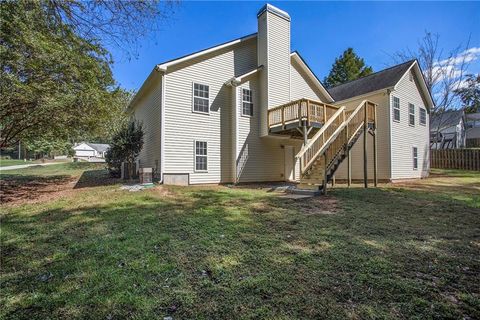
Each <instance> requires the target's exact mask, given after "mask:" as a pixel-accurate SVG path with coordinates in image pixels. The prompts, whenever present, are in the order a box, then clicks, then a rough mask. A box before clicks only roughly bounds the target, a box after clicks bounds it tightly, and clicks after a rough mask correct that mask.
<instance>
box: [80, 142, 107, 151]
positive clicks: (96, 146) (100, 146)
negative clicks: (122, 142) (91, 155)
mask: <svg viewBox="0 0 480 320" xmlns="http://www.w3.org/2000/svg"><path fill="white" fill-rule="evenodd" d="M86 144H88V145H89V146H90V147H92V148H93V149H95V150H97V151H98V152H105V151H107V150H108V149H109V148H110V145H109V144H103V143H88V142H87V143H86Z"/></svg>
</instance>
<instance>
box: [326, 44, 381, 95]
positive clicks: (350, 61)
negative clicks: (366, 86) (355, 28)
mask: <svg viewBox="0 0 480 320" xmlns="http://www.w3.org/2000/svg"><path fill="white" fill-rule="evenodd" d="M371 73H373V69H372V67H369V66H367V65H365V61H364V60H363V59H362V58H360V57H359V56H358V55H357V54H356V53H355V52H354V51H353V49H352V48H348V49H347V50H345V51H344V52H343V54H342V55H341V56H340V57H338V58H336V59H335V63H333V65H332V69H331V70H330V73H329V74H328V76H327V77H326V78H325V79H324V84H325V86H326V87H327V88H331V87H334V86H337V85H339V84H342V83H345V82H348V81H351V80H355V79H358V78H361V77H364V76H368V75H369V74H371Z"/></svg>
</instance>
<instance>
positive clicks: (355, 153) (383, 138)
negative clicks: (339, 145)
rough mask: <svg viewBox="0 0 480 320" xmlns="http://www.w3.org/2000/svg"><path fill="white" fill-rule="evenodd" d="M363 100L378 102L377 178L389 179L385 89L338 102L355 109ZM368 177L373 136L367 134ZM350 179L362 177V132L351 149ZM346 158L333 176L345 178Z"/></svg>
mask: <svg viewBox="0 0 480 320" xmlns="http://www.w3.org/2000/svg"><path fill="white" fill-rule="evenodd" d="M363 100H370V101H372V102H375V103H377V104H378V107H377V118H378V124H377V126H378V128H377V174H378V179H381V180H390V115H389V112H390V111H389V102H388V94H387V92H386V90H385V91H384V92H381V93H377V94H373V95H370V96H365V97H361V98H359V99H356V100H351V101H349V102H346V103H341V102H340V103H339V104H338V105H340V106H345V107H346V108H347V109H348V110H351V109H355V108H356V107H357V106H358V105H359V104H360V103H361V102H362V101H363ZM367 151H368V153H367V161H368V171H367V173H368V179H373V170H374V167H373V137H372V136H371V135H370V134H368V136H367ZM351 165H352V171H351V172H352V179H363V134H362V135H361V136H360V138H359V139H358V140H357V142H356V144H355V145H354V146H353V148H352V151H351ZM347 168H348V165H347V158H345V160H344V161H343V162H342V164H341V165H340V167H339V168H338V170H337V172H336V174H335V177H336V178H337V179H346V178H347Z"/></svg>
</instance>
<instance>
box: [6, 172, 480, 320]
mask: <svg viewBox="0 0 480 320" xmlns="http://www.w3.org/2000/svg"><path fill="white" fill-rule="evenodd" d="M82 165H84V164H68V165H60V166H52V167H45V168H36V169H32V170H34V171H28V172H23V171H22V172H20V171H17V172H14V173H9V175H4V174H2V175H1V177H2V179H3V180H4V181H6V180H8V181H9V183H10V187H12V188H14V187H15V183H16V181H20V182H18V185H19V187H22V183H24V181H25V179H26V178H22V177H21V176H22V175H23V176H28V180H32V179H33V180H35V179H40V180H42V179H48V178H49V177H52V176H62V177H64V178H65V180H60V182H58V181H54V182H53V184H55V185H57V186H58V185H62V184H63V185H64V189H66V190H63V191H58V190H57V191H55V192H58V194H57V195H56V196H54V195H51V196H50V197H49V198H48V199H47V200H42V199H43V198H42V197H43V196H45V195H44V194H42V195H39V198H38V199H36V200H35V199H34V198H33V199H32V198H26V199H23V200H22V201H20V202H15V201H13V202H11V203H7V204H4V206H3V207H2V208H1V209H2V210H1V212H2V213H1V235H0V237H1V245H2V250H1V264H2V265H1V278H0V281H1V282H0V286H1V287H0V293H1V298H0V318H9V319H46V318H62V319H64V318H67V319H75V318H77V319H84V318H92V319H126V318H134V319H152V318H159V319H163V318H164V317H168V316H171V317H173V319H192V318H197V319H198V318H199V319H234V318H243V319H245V318H255V319H259V318H268V319H273V318H274V319H292V318H302V319H305V318H313V319H318V318H328V319H345V318H353V319H365V318H367V319H368V318H375V319H378V318H391V319H405V318H409V319H410V318H413V319H432V318H450V319H462V318H464V319H475V318H476V319H478V318H480V286H479V282H478V280H479V277H480V174H479V173H478V172H477V173H473V172H461V171H449V172H447V171H436V172H435V174H434V175H433V177H432V178H430V179H427V180H422V181H420V182H417V183H405V184H402V185H383V186H382V187H381V188H377V189H374V188H370V189H367V190H365V189H361V188H352V189H346V188H336V189H334V190H332V191H331V192H329V196H328V197H317V198H312V199H306V200H305V199H304V200H297V201H295V200H289V199H282V198H279V197H277V194H276V193H274V192H269V190H265V189H253V188H246V187H244V188H233V189H232V188H227V187H187V188H184V187H162V186H159V187H156V188H152V189H148V190H144V191H141V192H128V191H123V190H119V184H118V183H117V181H113V180H108V179H106V175H105V173H104V172H103V171H102V170H100V168H99V167H90V166H85V167H82ZM85 165H89V164H85ZM53 167H55V169H54V168H53ZM87 169H88V170H90V171H86V172H84V171H83V170H87ZM51 170H57V171H51ZM47 171H48V173H46V172H47ZM82 172H84V173H83V174H82ZM79 175H82V176H81V179H80V181H81V182H82V181H83V182H82V183H80V184H79V185H76V184H75V181H74V180H75V179H73V178H71V177H72V176H73V177H77V176H79ZM22 179H23V180H22ZM69 179H70V180H69ZM72 181H73V183H72ZM103 182H105V184H106V185H101V184H102V183H103ZM48 183H50V182H49V181H46V182H44V184H46V185H48ZM452 186H453V187H452ZM45 188H49V187H48V186H47V187H45Z"/></svg>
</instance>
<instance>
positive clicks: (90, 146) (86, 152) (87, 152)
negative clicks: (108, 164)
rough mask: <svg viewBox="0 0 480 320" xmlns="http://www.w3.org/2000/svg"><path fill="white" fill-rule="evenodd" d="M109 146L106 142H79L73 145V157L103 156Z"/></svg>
mask: <svg viewBox="0 0 480 320" xmlns="http://www.w3.org/2000/svg"><path fill="white" fill-rule="evenodd" d="M109 148H110V145H108V144H102V143H88V142H81V143H79V144H76V145H75V146H74V147H73V150H74V151H75V157H78V158H90V157H95V158H105V154H106V152H107V151H108V149H109Z"/></svg>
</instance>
